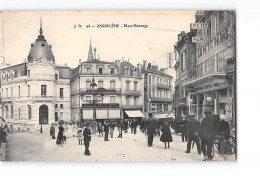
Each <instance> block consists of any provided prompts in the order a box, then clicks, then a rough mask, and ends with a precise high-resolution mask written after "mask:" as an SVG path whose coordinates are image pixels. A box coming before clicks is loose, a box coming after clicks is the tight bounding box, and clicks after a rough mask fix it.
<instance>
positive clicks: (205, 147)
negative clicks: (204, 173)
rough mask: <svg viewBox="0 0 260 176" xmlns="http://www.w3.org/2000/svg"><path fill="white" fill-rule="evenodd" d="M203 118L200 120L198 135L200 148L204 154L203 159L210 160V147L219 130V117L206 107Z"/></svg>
mask: <svg viewBox="0 0 260 176" xmlns="http://www.w3.org/2000/svg"><path fill="white" fill-rule="evenodd" d="M205 116H206V117H205V118H204V119H203V120H202V121H201V127H200V137H201V150H202V153H203V155H204V161H207V160H212V159H213V156H212V147H213V143H214V139H215V136H216V134H218V131H219V117H218V116H217V115H213V114H212V111H211V109H206V111H205Z"/></svg>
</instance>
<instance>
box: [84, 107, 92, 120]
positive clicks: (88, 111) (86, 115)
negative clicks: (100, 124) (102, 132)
mask: <svg viewBox="0 0 260 176" xmlns="http://www.w3.org/2000/svg"><path fill="white" fill-rule="evenodd" d="M83 119H93V110H92V109H84V110H83Z"/></svg>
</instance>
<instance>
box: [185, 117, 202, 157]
mask: <svg viewBox="0 0 260 176" xmlns="http://www.w3.org/2000/svg"><path fill="white" fill-rule="evenodd" d="M189 118H190V120H189V122H188V124H187V138H188V143H187V150H186V151H185V153H190V150H191V143H194V142H195V143H196V145H197V152H198V154H199V155H200V154H201V147H200V138H199V135H198V132H199V129H200V123H199V121H197V120H195V116H194V115H190V116H189Z"/></svg>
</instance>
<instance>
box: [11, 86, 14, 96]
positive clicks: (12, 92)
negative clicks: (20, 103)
mask: <svg viewBox="0 0 260 176" xmlns="http://www.w3.org/2000/svg"><path fill="white" fill-rule="evenodd" d="M13 96H14V91H13V88H12V87H11V97H13Z"/></svg>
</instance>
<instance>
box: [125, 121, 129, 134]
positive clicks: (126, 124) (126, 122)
mask: <svg viewBox="0 0 260 176" xmlns="http://www.w3.org/2000/svg"><path fill="white" fill-rule="evenodd" d="M124 130H125V133H127V132H128V121H125V122H124Z"/></svg>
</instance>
